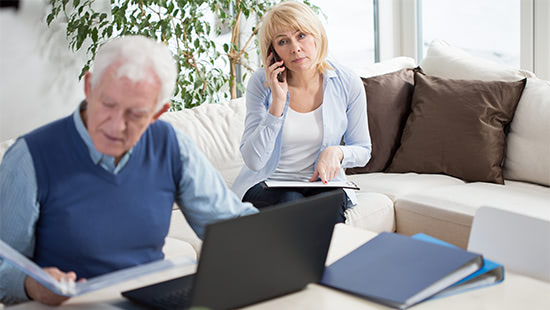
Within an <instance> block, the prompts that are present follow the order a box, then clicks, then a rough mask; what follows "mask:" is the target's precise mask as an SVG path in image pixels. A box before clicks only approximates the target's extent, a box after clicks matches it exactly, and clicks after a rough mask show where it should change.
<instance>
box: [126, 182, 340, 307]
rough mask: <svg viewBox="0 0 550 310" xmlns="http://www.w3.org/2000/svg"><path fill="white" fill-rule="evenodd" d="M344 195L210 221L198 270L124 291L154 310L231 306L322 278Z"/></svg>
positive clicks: (326, 195)
mask: <svg viewBox="0 0 550 310" xmlns="http://www.w3.org/2000/svg"><path fill="white" fill-rule="evenodd" d="M341 200H342V193H341V191H332V192H328V193H323V194H319V195H316V196H312V197H309V198H305V199H301V200H297V201H293V202H289V203H285V204H281V205H279V206H274V207H271V208H268V209H264V210H265V211H262V212H260V213H257V214H253V215H248V216H243V217H239V218H235V219H230V220H225V221H222V222H217V223H214V224H210V225H208V226H207V227H206V231H205V236H204V242H203V246H202V250H201V256H200V260H199V264H198V267H197V273H196V274H194V275H191V276H186V277H182V278H177V279H174V280H169V281H165V282H161V283H158V284H154V285H150V286H146V287H143V288H138V289H135V290H131V291H126V292H123V293H122V295H123V296H124V297H126V298H128V299H130V300H132V301H134V302H137V303H140V304H142V305H145V306H147V307H151V308H154V309H186V308H189V307H201V309H202V308H204V309H229V308H236V307H242V306H246V305H249V304H252V303H256V302H259V301H263V300H266V299H270V298H273V297H277V296H281V295H284V294H287V293H291V292H294V291H297V290H300V289H302V288H304V287H305V286H306V285H307V284H308V283H312V282H319V281H320V280H321V277H322V275H323V271H324V268H325V260H326V256H327V252H328V248H329V245H330V240H331V238H332V232H333V229H334V225H335V224H336V220H337V214H338V209H339V208H341Z"/></svg>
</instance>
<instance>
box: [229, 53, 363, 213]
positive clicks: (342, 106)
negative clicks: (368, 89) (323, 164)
mask: <svg viewBox="0 0 550 310" xmlns="http://www.w3.org/2000/svg"><path fill="white" fill-rule="evenodd" d="M330 65H331V67H332V68H333V69H334V70H327V71H326V72H325V73H324V74H323V103H322V105H321V109H322V115H323V138H322V142H321V147H320V149H319V152H318V154H317V158H318V157H319V155H320V154H321V152H322V151H323V150H324V149H325V148H327V147H329V146H333V145H336V146H340V142H341V140H342V137H343V138H344V142H345V145H343V146H340V148H341V149H342V152H343V153H344V158H343V160H342V163H341V165H342V169H341V170H340V173H339V174H338V176H337V177H336V178H335V179H334V180H336V181H344V180H346V174H345V172H344V168H350V167H358V166H365V165H366V164H367V162H368V161H369V159H370V154H371V140H370V134H369V127H368V121H367V105H366V102H367V98H366V94H365V89H364V87H363V83H362V82H361V79H360V78H359V76H357V75H355V74H354V73H352V71H351V70H348V69H345V68H343V67H341V66H339V65H337V64H335V63H333V62H330ZM271 102H272V98H271V89H270V88H269V87H267V86H265V73H264V69H263V68H260V69H259V70H257V71H256V72H255V73H254V74H253V75H252V77H251V78H250V81H249V82H248V86H247V89H246V111H247V113H246V119H245V129H244V133H243V136H242V140H241V146H240V149H241V154H242V156H243V160H244V163H245V166H244V167H243V168H242V169H241V171H240V173H239V175H238V176H237V178H236V179H235V182H234V183H233V187H232V189H233V191H234V192H235V193H236V194H237V195H238V196H239V197H241V198H242V197H243V196H244V194H245V193H246V191H248V189H250V188H251V187H252V186H254V185H256V184H257V183H259V182H261V181H264V180H266V179H267V178H269V177H270V176H271V175H272V174H273V172H274V171H275V169H276V168H277V165H278V163H279V158H280V155H281V145H282V142H281V141H282V129H283V126H284V122H285V117H286V115H287V110H288V105H289V103H290V97H289V96H288V95H287V99H286V105H285V107H284V110H283V115H282V116H281V117H275V116H273V115H272V114H271V113H269V107H270V106H271ZM296 134H299V133H296ZM315 165H317V162H316V163H315ZM346 193H347V194H348V197H349V198H350V200H351V201H352V203H353V204H356V198H355V194H354V193H353V191H346Z"/></svg>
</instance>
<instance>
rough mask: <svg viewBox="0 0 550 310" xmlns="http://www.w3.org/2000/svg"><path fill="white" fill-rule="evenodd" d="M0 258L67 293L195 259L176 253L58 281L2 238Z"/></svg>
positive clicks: (82, 292)
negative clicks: (76, 279) (78, 279)
mask: <svg viewBox="0 0 550 310" xmlns="http://www.w3.org/2000/svg"><path fill="white" fill-rule="evenodd" d="M0 258H2V259H3V260H5V261H7V262H8V263H10V264H12V265H14V266H15V267H17V268H18V269H19V270H21V271H22V272H24V273H25V274H26V275H28V276H29V277H31V278H33V279H35V280H36V281H38V282H40V284H42V285H43V286H45V287H46V288H48V289H49V290H51V291H52V292H54V293H56V294H58V295H63V296H68V297H71V296H77V295H82V294H84V293H88V292H91V291H95V290H98V289H101V288H104V287H107V286H110V285H114V284H117V283H121V282H124V281H126V280H129V279H132V278H135V277H139V276H143V275H146V274H150V273H154V272H160V271H163V270H168V269H171V268H178V267H184V266H190V265H193V264H196V261H195V260H193V259H190V258H188V257H178V258H174V259H167V260H159V261H155V262H151V263H148V264H143V265H139V266H135V267H130V268H126V269H122V270H118V271H114V272H111V273H108V274H105V275H101V276H98V277H94V278H91V279H87V281H86V282H74V281H68V280H65V279H63V280H62V281H58V280H56V279H55V278H53V277H52V276H51V275H50V274H48V273H47V272H46V271H44V270H43V269H42V268H41V267H40V266H38V265H36V264H35V263H34V262H33V261H31V260H30V259H28V258H27V257H25V256H24V255H22V254H21V253H19V252H17V251H16V250H14V249H13V248H12V247H10V246H9V245H8V244H6V243H5V242H4V241H2V240H0Z"/></svg>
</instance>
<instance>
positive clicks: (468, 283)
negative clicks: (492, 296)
mask: <svg viewBox="0 0 550 310" xmlns="http://www.w3.org/2000/svg"><path fill="white" fill-rule="evenodd" d="M412 237H413V238H415V239H418V240H423V241H428V242H433V243H437V244H441V245H444V246H448V247H454V248H457V247H456V246H455V245H452V244H450V243H447V242H445V241H442V240H439V239H437V238H434V237H432V236H429V235H426V234H423V233H419V234H416V235H414V236H412ZM502 281H504V266H503V265H501V264H499V263H497V262H494V261H492V260H489V259H486V258H485V257H484V258H483V267H481V268H480V269H479V270H478V271H476V272H474V273H472V274H471V275H469V276H467V277H466V278H464V279H462V280H460V281H458V282H457V283H455V284H453V285H451V286H450V287H448V288H446V289H444V290H443V291H441V292H439V293H438V294H436V295H435V296H433V297H432V298H438V297H444V296H449V295H454V294H457V293H461V292H465V291H469V290H473V289H477V288H481V287H485V286H489V285H494V284H497V283H500V282H502Z"/></svg>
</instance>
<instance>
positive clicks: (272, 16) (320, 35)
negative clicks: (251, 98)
mask: <svg viewBox="0 0 550 310" xmlns="http://www.w3.org/2000/svg"><path fill="white" fill-rule="evenodd" d="M287 29H292V30H298V31H301V32H304V33H306V34H309V35H312V36H313V37H314V38H315V44H316V46H317V55H316V57H315V59H314V61H313V64H314V66H315V67H316V69H317V71H319V72H320V73H324V72H325V70H326V69H331V67H330V65H329V64H328V63H327V61H326V58H327V54H328V40H327V34H326V32H325V28H324V27H323V24H322V23H321V21H320V20H319V18H318V17H317V15H316V14H315V12H313V10H312V9H311V8H310V7H309V6H307V5H305V4H303V3H300V2H296V1H285V2H281V3H279V4H278V5H276V6H274V7H272V8H271V9H270V10H269V11H268V12H267V14H266V15H264V17H263V19H262V25H261V26H260V31H259V44H260V53H261V56H262V62H263V65H264V68H267V67H269V65H270V64H268V63H266V59H267V56H268V54H269V47H270V46H271V41H272V40H273V38H274V37H275V35H276V34H277V32H278V31H281V30H287Z"/></svg>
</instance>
